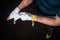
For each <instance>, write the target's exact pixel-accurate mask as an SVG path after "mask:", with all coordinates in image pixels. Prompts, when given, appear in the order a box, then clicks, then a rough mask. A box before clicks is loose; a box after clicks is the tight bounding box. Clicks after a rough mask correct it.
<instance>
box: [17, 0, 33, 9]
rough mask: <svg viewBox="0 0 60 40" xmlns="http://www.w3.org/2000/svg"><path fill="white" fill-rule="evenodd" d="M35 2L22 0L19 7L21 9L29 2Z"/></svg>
mask: <svg viewBox="0 0 60 40" xmlns="http://www.w3.org/2000/svg"><path fill="white" fill-rule="evenodd" d="M32 2H33V0H22V2H21V3H20V4H19V5H18V7H19V8H20V9H22V8H24V7H26V6H28V5H29V4H31V3H32Z"/></svg>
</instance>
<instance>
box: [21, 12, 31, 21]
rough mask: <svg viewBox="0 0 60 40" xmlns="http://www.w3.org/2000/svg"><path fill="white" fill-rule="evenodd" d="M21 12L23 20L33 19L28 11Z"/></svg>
mask: <svg viewBox="0 0 60 40" xmlns="http://www.w3.org/2000/svg"><path fill="white" fill-rule="evenodd" d="M20 14H21V16H20V18H21V20H22V21H26V20H31V16H29V15H28V14H27V13H26V12H21V13H20Z"/></svg>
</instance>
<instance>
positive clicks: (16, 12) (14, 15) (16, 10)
mask: <svg viewBox="0 0 60 40" xmlns="http://www.w3.org/2000/svg"><path fill="white" fill-rule="evenodd" d="M19 11H20V9H19V8H18V7H16V8H15V9H14V10H13V11H12V12H11V14H10V16H9V19H12V18H14V19H15V20H17V18H18V16H17V14H18V13H19Z"/></svg>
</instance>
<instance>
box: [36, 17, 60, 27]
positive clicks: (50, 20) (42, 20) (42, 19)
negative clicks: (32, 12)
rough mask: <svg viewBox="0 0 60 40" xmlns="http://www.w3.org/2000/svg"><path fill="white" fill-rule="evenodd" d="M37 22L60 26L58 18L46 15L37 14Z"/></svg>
mask: <svg viewBox="0 0 60 40" xmlns="http://www.w3.org/2000/svg"><path fill="white" fill-rule="evenodd" d="M36 21H37V22H40V23H43V24H46V25H50V26H59V25H60V24H59V22H58V21H57V20H56V18H49V17H44V16H37V19H36Z"/></svg>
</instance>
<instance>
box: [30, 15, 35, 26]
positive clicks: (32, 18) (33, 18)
mask: <svg viewBox="0 0 60 40" xmlns="http://www.w3.org/2000/svg"><path fill="white" fill-rule="evenodd" d="M31 20H32V26H34V21H36V15H32V16H31Z"/></svg>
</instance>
